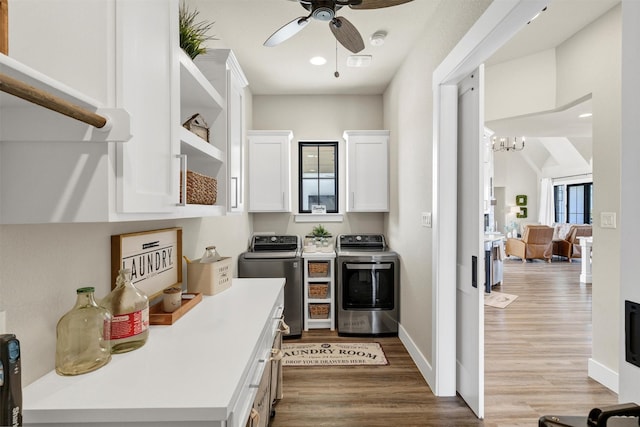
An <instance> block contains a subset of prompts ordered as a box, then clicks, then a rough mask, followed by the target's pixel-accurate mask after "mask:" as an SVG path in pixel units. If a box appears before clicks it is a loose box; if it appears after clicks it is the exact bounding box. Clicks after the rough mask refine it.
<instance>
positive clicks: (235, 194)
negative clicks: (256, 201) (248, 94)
mask: <svg viewBox="0 0 640 427" xmlns="http://www.w3.org/2000/svg"><path fill="white" fill-rule="evenodd" d="M227 68H228V71H227V72H228V83H227V121H228V135H227V138H228V140H229V141H228V143H229V147H228V150H229V152H228V156H227V162H228V170H229V202H228V203H229V206H228V211H229V212H237V213H239V212H243V211H244V150H243V144H244V133H245V131H244V129H245V128H244V124H245V119H244V88H245V87H246V86H247V80H246V78H245V77H244V74H243V73H242V70H241V69H240V67H239V65H238V62H237V60H236V59H235V56H234V55H233V53H232V52H230V55H229V58H228V59H227Z"/></svg>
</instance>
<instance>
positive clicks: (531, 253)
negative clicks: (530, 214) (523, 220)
mask: <svg viewBox="0 0 640 427" xmlns="http://www.w3.org/2000/svg"><path fill="white" fill-rule="evenodd" d="M552 239H553V228H552V227H549V226H548V225H527V226H526V228H525V229H524V233H523V234H522V238H521V239H515V238H509V239H507V244H506V248H505V253H506V255H507V256H510V255H513V256H517V257H518V258H522V262H527V260H528V259H544V260H546V261H547V262H551V254H552V249H553V248H552V245H551V241H552Z"/></svg>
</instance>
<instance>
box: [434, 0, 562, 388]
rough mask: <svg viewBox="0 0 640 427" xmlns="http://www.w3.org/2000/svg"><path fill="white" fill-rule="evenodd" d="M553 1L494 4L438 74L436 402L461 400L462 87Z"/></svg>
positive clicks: (508, 0) (519, 0)
mask: <svg viewBox="0 0 640 427" xmlns="http://www.w3.org/2000/svg"><path fill="white" fill-rule="evenodd" d="M549 1H550V0H494V2H493V3H491V5H489V7H488V8H487V10H486V11H485V13H484V14H483V15H482V16H481V17H480V18H479V19H478V21H477V22H476V23H475V24H474V25H473V27H471V29H470V30H469V32H467V34H466V35H465V36H464V37H463V38H462V39H461V40H460V42H459V43H458V44H457V45H456V47H455V48H454V49H453V50H452V51H451V53H449V55H448V56H447V57H446V58H445V59H444V61H442V63H441V64H440V65H439V66H438V68H436V70H435V71H434V72H433V81H432V84H433V242H432V244H433V252H432V253H433V259H432V263H433V275H432V283H433V307H432V313H433V314H432V324H433V343H432V344H433V347H432V348H433V355H432V363H433V369H434V377H435V378H434V384H431V388H432V390H433V392H434V394H435V395H436V396H455V394H456V312H455V307H456V247H455V245H456V239H455V236H456V219H457V206H456V197H457V192H456V191H457V190H456V164H457V150H456V146H457V143H456V141H457V126H458V117H457V97H458V83H459V82H460V81H461V80H462V79H463V78H464V77H466V76H467V74H469V73H471V72H472V71H473V70H474V69H475V68H477V67H478V66H479V65H480V64H482V63H483V62H484V61H485V60H486V59H487V58H489V57H490V56H491V55H492V54H493V53H494V52H495V51H496V50H497V49H498V48H500V47H501V46H502V45H503V44H504V43H505V42H506V41H508V40H509V39H511V38H512V37H513V36H514V35H515V34H516V33H517V32H518V31H519V30H520V29H521V28H522V27H524V25H526V23H527V22H528V21H529V20H530V19H531V18H532V17H533V16H534V15H535V14H536V13H537V12H539V11H540V10H542V9H543V8H544V7H545V6H547V4H548V3H549Z"/></svg>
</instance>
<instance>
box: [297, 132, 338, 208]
mask: <svg viewBox="0 0 640 427" xmlns="http://www.w3.org/2000/svg"><path fill="white" fill-rule="evenodd" d="M298 170H299V171H300V175H299V183H298V188H299V194H298V196H299V197H298V212H300V213H311V208H312V207H313V206H314V205H323V206H325V207H326V212H327V213H338V142H337V141H332V142H302V141H301V142H299V146H298Z"/></svg>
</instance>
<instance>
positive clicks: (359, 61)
mask: <svg viewBox="0 0 640 427" xmlns="http://www.w3.org/2000/svg"><path fill="white" fill-rule="evenodd" d="M372 59H373V57H372V56H371V55H349V56H348V57H347V67H354V68H361V67H368V66H369V65H371V61H372Z"/></svg>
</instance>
